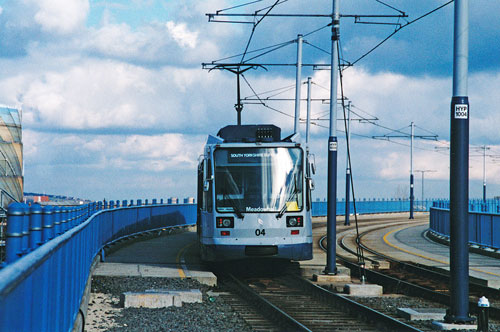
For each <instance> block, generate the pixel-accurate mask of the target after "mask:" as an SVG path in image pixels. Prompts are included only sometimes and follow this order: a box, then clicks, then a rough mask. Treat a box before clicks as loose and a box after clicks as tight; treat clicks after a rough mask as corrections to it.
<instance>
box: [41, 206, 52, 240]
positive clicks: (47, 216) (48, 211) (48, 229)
mask: <svg viewBox="0 0 500 332" xmlns="http://www.w3.org/2000/svg"><path fill="white" fill-rule="evenodd" d="M53 213H54V208H53V207H52V206H50V205H47V206H44V207H43V218H42V222H43V232H42V241H43V242H44V243H45V242H47V241H49V240H51V239H53V238H54V214H53Z"/></svg>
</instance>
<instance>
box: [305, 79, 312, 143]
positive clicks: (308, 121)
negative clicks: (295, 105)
mask: <svg viewBox="0 0 500 332" xmlns="http://www.w3.org/2000/svg"><path fill="white" fill-rule="evenodd" d="M310 128H311V78H310V77H308V78H307V118H306V145H308V144H309V135H310V131H309V130H310Z"/></svg>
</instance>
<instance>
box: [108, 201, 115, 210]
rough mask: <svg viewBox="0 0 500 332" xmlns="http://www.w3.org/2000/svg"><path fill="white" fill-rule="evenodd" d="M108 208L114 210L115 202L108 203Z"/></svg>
mask: <svg viewBox="0 0 500 332" xmlns="http://www.w3.org/2000/svg"><path fill="white" fill-rule="evenodd" d="M109 208H110V209H114V208H115V201H109Z"/></svg>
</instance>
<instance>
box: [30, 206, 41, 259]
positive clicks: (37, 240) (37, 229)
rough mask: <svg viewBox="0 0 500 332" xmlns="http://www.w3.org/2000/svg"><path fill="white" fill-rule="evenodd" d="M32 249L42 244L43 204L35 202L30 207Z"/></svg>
mask: <svg viewBox="0 0 500 332" xmlns="http://www.w3.org/2000/svg"><path fill="white" fill-rule="evenodd" d="M29 239H30V249H31V250H34V249H36V248H37V247H39V246H40V245H41V244H42V206H41V205H40V204H33V205H32V206H31V208H30V238H29Z"/></svg>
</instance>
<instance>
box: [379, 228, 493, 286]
mask: <svg viewBox="0 0 500 332" xmlns="http://www.w3.org/2000/svg"><path fill="white" fill-rule="evenodd" d="M405 228H408V225H406V226H403V227H400V228H397V229H394V230H392V231H390V232H388V233H387V234H385V235H384V237H383V239H384V242H385V244H387V245H388V246H390V247H393V248H394V249H397V250H400V251H402V252H405V253H407V254H410V255H413V256H417V257H420V258H424V259H427V260H430V261H434V262H438V263H441V264H445V265H450V263H449V262H446V261H442V260H439V259H435V258H431V257H428V256H425V255H421V254H417V253H416V252H411V251H409V250H406V249H403V248H401V247H398V246H397V245H395V244H393V243H391V242H389V240H387V237H388V236H389V235H391V234H392V233H396V232H399V231H401V230H403V229H405ZM469 269H470V270H472V271H476V272H481V273H486V274H489V275H493V276H496V277H500V274H497V273H493V272H488V271H483V270H480V269H476V268H472V267H469Z"/></svg>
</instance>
